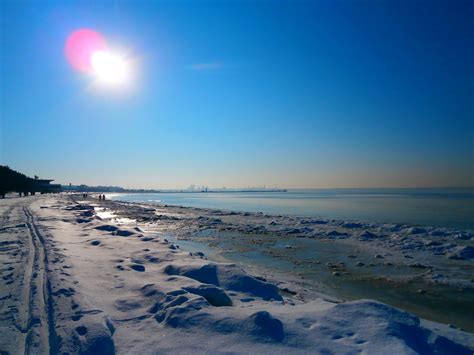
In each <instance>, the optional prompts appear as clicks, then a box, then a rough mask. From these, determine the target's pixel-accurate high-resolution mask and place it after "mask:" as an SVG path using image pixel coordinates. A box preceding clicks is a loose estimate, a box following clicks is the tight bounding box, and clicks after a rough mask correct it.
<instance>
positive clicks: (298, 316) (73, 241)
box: [0, 196, 474, 354]
mask: <svg viewBox="0 0 474 355" xmlns="http://www.w3.org/2000/svg"><path fill="white" fill-rule="evenodd" d="M91 206H92V204H91V202H88V201H80V202H77V197H69V196H63V197H61V196H53V197H47V196H35V197H30V198H23V199H7V200H2V201H0V208H1V211H0V212H1V213H3V215H4V216H8V218H4V219H3V221H2V225H1V228H0V234H1V239H0V240H2V244H1V246H2V247H4V248H9V246H11V245H15V248H17V249H21V248H25V247H26V246H25V245H24V244H22V243H23V242H21V243H19V242H20V241H22V240H23V239H22V238H28V233H29V231H28V229H27V228H26V227H25V224H24V221H25V220H26V218H27V217H26V216H25V214H23V212H22V211H23V209H28V210H29V211H31V214H32V216H33V217H32V219H29V220H28V221H29V222H28V223H30V225H31V226H32V228H33V229H34V230H37V233H38V237H39V238H40V239H42V240H44V249H45V250H46V253H47V258H46V259H47V260H46V261H45V264H44V265H42V266H41V267H42V268H43V269H44V270H47V278H46V281H47V283H46V284H47V289H48V297H47V298H48V299H49V306H45V309H44V312H46V313H45V314H47V315H48V317H49V327H48V329H49V332H50V333H49V339H51V340H50V342H49V346H50V348H51V349H53V350H54V351H53V352H54V353H56V352H57V353H64V352H68V353H90V354H92V353H101V354H113V353H124V354H125V353H150V352H160V353H167V352H173V353H234V352H235V353H274V354H288V353H359V352H362V353H367V354H382V353H394V354H416V353H439V354H454V353H455V354H472V350H473V348H474V335H473V334H472V333H468V332H465V331H462V330H459V329H452V328H449V327H447V326H444V325H442V324H438V323H434V322H428V321H424V320H420V319H419V318H418V317H416V316H415V315H413V314H410V313H408V312H405V311H402V310H400V309H397V308H394V307H391V306H389V305H386V304H383V303H380V302H377V301H374V300H358V301H352V302H339V301H335V300H334V301H328V300H325V299H322V298H314V299H312V300H310V301H306V300H301V299H298V298H294V297H291V296H290V297H287V296H283V295H282V293H280V289H279V287H278V286H277V285H275V284H274V283H272V282H269V281H267V280H265V279H264V278H263V277H262V276H258V275H251V274H250V273H249V272H247V271H246V270H244V269H243V268H242V267H240V266H238V265H236V264H233V263H228V262H217V261H211V260H208V259H207V258H206V257H205V255H204V254H203V253H201V252H189V251H188V250H183V249H182V248H181V247H179V245H176V243H172V242H169V241H168V240H167V238H166V237H167V236H166V235H165V234H162V233H160V232H159V231H157V230H153V231H149V230H150V229H149V228H148V227H149V225H138V226H136V227H135V228H132V227H131V226H128V227H126V228H125V227H123V226H121V225H116V224H114V223H113V220H112V219H111V220H104V219H102V218H97V217H96V215H95V214H93V215H91V214H90V211H92V210H93V206H92V209H91ZM140 213H141V214H142V216H141V218H143V220H146V221H147V223H151V222H150V221H153V223H170V220H169V219H166V218H165V219H163V218H161V217H159V216H160V215H163V213H162V212H157V214H156V215H157V216H158V217H157V219H154V217H153V216H154V215H155V211H154V210H151V211H150V210H149V211H146V209H143V210H141V212H140ZM232 216H233V217H239V218H240V216H241V217H246V224H245V225H244V224H243V223H242V224H240V225H239V226H238V228H242V227H244V228H247V229H252V230H256V231H262V230H263V229H262V228H261V227H260V226H263V227H264V230H266V229H267V228H270V227H272V228H276V230H277V231H279V232H282V233H283V229H284V228H286V233H291V230H289V229H288V228H290V226H289V225H288V223H287V221H286V220H285V218H284V217H282V218H280V219H275V216H268V217H265V216H260V217H259V219H258V220H259V221H260V222H262V219H265V218H267V219H268V221H269V223H268V224H266V225H263V224H258V223H257V224H254V223H252V221H251V219H252V218H253V215H250V214H248V215H245V216H244V214H242V215H236V214H233V215H232ZM181 217H182V218H188V217H183V216H181ZM181 217H180V216H178V215H175V216H173V218H175V220H177V221H179V220H180V218H181ZM249 217H250V218H249ZM139 219H140V218H137V220H139ZM79 220H80V221H79ZM270 221H276V222H275V224H270ZM193 223H196V224H200V225H202V224H203V223H204V224H205V225H207V226H210V225H212V226H214V227H216V228H224V227H226V228H232V225H231V224H230V223H229V221H227V220H226V219H225V218H224V217H222V218H219V219H217V218H201V219H199V220H198V219H197V218H196V221H195V222H193ZM277 223H282V224H283V227H282V226H281V225H277ZM301 224H304V225H313V224H317V225H318V226H324V227H325V228H326V226H327V232H326V233H321V235H322V237H323V238H340V237H341V236H347V237H348V238H351V237H353V236H354V238H356V237H357V236H359V237H362V238H365V239H368V240H372V239H374V238H375V239H378V238H376V237H374V235H375V234H373V232H367V233H360V231H358V230H357V229H358V228H362V226H358V225H356V224H352V223H351V224H350V225H347V224H346V225H345V226H343V227H342V228H344V230H339V229H337V228H335V227H334V225H332V223H331V222H329V221H328V222H327V223H320V222H319V221H316V222H315V223H312V222H311V223H310V222H307V220H306V221H305V222H304V223H301ZM364 228H365V227H364ZM295 229H299V231H298V233H303V234H308V235H309V234H311V235H314V231H313V230H312V228H309V227H303V228H299V227H298V228H296V227H295ZM348 229H350V230H356V232H353V233H354V234H353V233H352V232H348V231H347V230H348ZM402 231H403V233H404V234H405V233H409V234H416V235H418V234H419V233H418V232H417V233H413V230H411V231H408V230H406V229H403V230H402ZM333 232H335V233H333ZM415 232H416V231H415ZM384 233H385V231H383V232H380V234H384ZM318 237H320V234H318ZM439 237H440V236H436V238H439ZM456 248H457V249H456ZM448 249H449V250H456V251H457V253H458V254H459V255H461V256H463V257H466V256H469V255H470V253H472V250H471V249H469V248H464V249H462V248H459V247H454V248H448ZM15 250H16V249H15ZM8 252H10V253H11V250H10V249H5V250H3V249H2V251H1V254H0V261H1V263H2V270H3V275H5V272H6V271H5V270H7V268H8V267H9V266H10V265H11V267H13V268H14V270H13V271H9V272H11V273H12V275H13V276H12V279H13V280H14V282H13V284H7V283H6V282H5V280H3V281H2V282H3V283H2V284H1V289H0V291H1V293H0V300H2V301H0V302H10V303H9V304H8V305H10V306H11V307H10V308H9V309H10V311H9V312H13V313H14V312H16V311H15V307H16V309H17V310H18V309H20V308H21V307H26V306H25V305H24V304H23V305H22V302H21V300H20V299H16V298H15V297H11V298H5V297H6V295H8V294H11V293H12V292H16V291H15V290H16V288H14V286H15V285H16V284H17V283H19V282H20V281H21V279H22V272H24V271H22V269H21V265H23V264H22V262H24V259H22V258H24V257H25V256H24V255H23V254H21V253H18V254H17V255H16V256H13V255H12V254H8V255H7V254H6V253H8ZM5 300H7V301H5ZM2 306H6V304H2ZM5 309H6V308H5ZM14 317H15V315H14V314H11V317H10V318H9V317H3V318H2V319H1V320H0V331H1V332H2V334H4V336H2V337H1V338H2V339H1V340H0V350H2V351H10V352H11V351H13V349H15V348H16V346H17V342H18V341H21V339H20V338H19V337H18V330H16V328H15V327H14V326H13V325H12V324H11V322H12V320H11V319H13V318H14ZM40 326H46V325H43V324H41V325H40ZM27 345H28V346H33V348H29V349H30V350H31V349H36V350H39V349H41V344H40V345H38V347H37V348H34V344H33V345H32V344H27Z"/></svg>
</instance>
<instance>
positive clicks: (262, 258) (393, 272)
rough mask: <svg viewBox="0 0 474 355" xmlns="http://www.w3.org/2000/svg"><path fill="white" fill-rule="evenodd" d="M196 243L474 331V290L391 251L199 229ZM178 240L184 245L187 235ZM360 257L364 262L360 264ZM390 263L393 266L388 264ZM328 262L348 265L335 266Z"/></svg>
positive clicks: (339, 292)
mask: <svg viewBox="0 0 474 355" xmlns="http://www.w3.org/2000/svg"><path fill="white" fill-rule="evenodd" d="M186 242H187V243H189V241H186ZM192 242H193V243H194V245H193V248H199V244H200V245H206V248H207V249H208V250H209V249H213V250H215V252H214V253H213V254H214V255H220V256H221V257H223V258H225V259H227V260H229V261H231V262H235V263H238V264H241V265H242V266H246V265H247V266H249V265H250V266H256V267H258V268H260V269H261V268H265V269H267V270H270V271H274V272H275V275H278V274H280V275H281V274H284V275H286V277H285V278H290V279H291V278H295V277H296V278H297V279H298V280H302V282H303V284H304V287H306V288H308V289H311V290H313V291H316V292H320V293H326V294H329V295H330V296H334V297H337V298H340V299H345V300H357V299H376V300H378V301H381V302H384V303H387V304H390V305H392V306H395V307H398V308H402V309H404V310H407V311H409V312H412V313H415V314H417V315H418V316H420V317H422V318H426V319H431V320H434V321H438V322H443V323H452V324H455V325H457V326H459V327H462V328H464V329H467V330H469V331H474V322H473V320H472V317H471V315H472V314H474V292H473V290H469V289H461V288H458V287H454V286H447V285H440V284H431V283H427V282H426V280H425V279H424V278H423V277H422V275H423V273H425V272H426V271H427V270H426V269H420V268H413V267H409V266H408V265H402V264H401V263H400V260H398V262H397V260H394V259H392V258H391V257H390V255H387V256H385V257H384V258H375V255H374V253H372V252H370V251H368V250H366V249H362V248H358V247H354V246H353V245H350V244H344V243H338V242H332V241H323V240H317V239H308V238H289V237H288V238H285V237H280V236H275V235H265V236H262V235H251V234H241V233H239V232H222V231H219V232H218V231H214V230H202V231H199V232H198V233H196V234H195V235H194V236H193V237H192ZM177 243H178V244H183V243H182V241H181V240H178V241H177ZM184 247H185V245H184V244H183V248H184ZM200 250H201V251H202V250H203V249H202V247H201V249H200ZM354 256H355V257H354ZM358 262H360V263H363V264H364V265H363V266H357V263H358ZM390 262H392V263H393V265H387V263H390ZM413 262H415V261H413ZM327 263H331V264H336V263H344V266H343V267H342V268H331V267H328V266H327V265H326V264H327ZM369 264H373V265H372V266H369ZM471 271H472V270H471ZM334 272H338V275H339V276H335V275H334V274H333V273H334ZM346 272H347V273H346ZM419 290H423V291H419Z"/></svg>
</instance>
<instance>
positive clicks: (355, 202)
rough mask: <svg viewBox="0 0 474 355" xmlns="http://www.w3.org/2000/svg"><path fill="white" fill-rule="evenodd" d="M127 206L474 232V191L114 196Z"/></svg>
mask: <svg viewBox="0 0 474 355" xmlns="http://www.w3.org/2000/svg"><path fill="white" fill-rule="evenodd" d="M110 198H111V199H114V200H121V201H127V202H141V203H151V204H168V205H180V206H187V207H199V208H214V209H220V210H229V211H241V212H263V213H267V214H276V215H280V214H284V215H296V216H307V217H322V218H329V219H338V220H357V221H362V222H368V223H401V224H410V225H420V226H436V227H446V228H453V229H460V230H474V188H443V189H439V188H437V189H433V188H425V189H289V190H286V191H276V192H272V191H259V192H257V191H218V192H160V193H144V194H141V193H133V194H111V195H110Z"/></svg>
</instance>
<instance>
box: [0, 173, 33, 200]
mask: <svg viewBox="0 0 474 355" xmlns="http://www.w3.org/2000/svg"><path fill="white" fill-rule="evenodd" d="M33 181H34V179H32V178H29V177H28V176H26V175H24V174H22V173H19V172H17V171H15V170H12V169H10V168H9V167H8V166H3V165H0V195H2V196H3V195H5V194H6V193H7V192H10V191H17V192H23V191H29V187H30V186H31V184H32V182H33Z"/></svg>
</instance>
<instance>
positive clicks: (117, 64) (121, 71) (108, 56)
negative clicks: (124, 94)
mask: <svg viewBox="0 0 474 355" xmlns="http://www.w3.org/2000/svg"><path fill="white" fill-rule="evenodd" d="M90 64H91V69H92V73H93V74H94V76H95V77H96V78H97V81H98V82H99V83H101V84H104V85H113V86H120V85H123V84H126V83H127V81H128V79H129V75H130V67H129V64H128V63H127V61H126V59H125V58H124V57H122V56H121V55H119V54H117V53H114V52H111V51H109V50H98V51H95V52H92V54H91V57H90Z"/></svg>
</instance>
